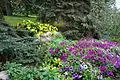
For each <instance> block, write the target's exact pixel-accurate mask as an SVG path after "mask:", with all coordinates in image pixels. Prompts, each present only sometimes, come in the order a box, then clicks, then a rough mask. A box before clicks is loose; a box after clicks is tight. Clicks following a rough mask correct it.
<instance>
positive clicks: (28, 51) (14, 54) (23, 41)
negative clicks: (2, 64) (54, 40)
mask: <svg viewBox="0 0 120 80" xmlns="http://www.w3.org/2000/svg"><path fill="white" fill-rule="evenodd" d="M18 31H19V30H17V31H16V30H15V29H12V28H10V27H9V26H5V25H0V55H2V56H4V57H1V56H0V61H1V60H2V61H6V60H10V61H16V62H17V63H23V64H39V63H42V61H43V60H44V56H45V50H47V49H46V48H47V47H46V46H44V45H45V44H44V45H42V44H43V43H42V42H40V41H36V38H33V37H30V36H29V35H28V34H26V36H25V34H24V35H23V36H22V37H21V35H20V34H23V33H24V32H25V30H24V32H23V31H20V34H18ZM40 46H41V47H40Z"/></svg>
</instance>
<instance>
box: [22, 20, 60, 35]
mask: <svg viewBox="0 0 120 80" xmlns="http://www.w3.org/2000/svg"><path fill="white" fill-rule="evenodd" d="M21 25H22V26H23V27H21V28H24V29H26V30H28V31H30V32H32V33H33V35H34V36H40V35H41V34H43V33H46V32H51V33H54V32H57V31H58V29H57V27H54V26H52V25H50V24H44V23H40V22H32V21H30V20H23V22H22V23H21Z"/></svg>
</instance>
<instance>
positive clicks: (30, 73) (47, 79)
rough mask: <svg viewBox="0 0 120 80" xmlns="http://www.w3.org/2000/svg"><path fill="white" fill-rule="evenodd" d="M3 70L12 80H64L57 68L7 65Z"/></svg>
mask: <svg viewBox="0 0 120 80" xmlns="http://www.w3.org/2000/svg"><path fill="white" fill-rule="evenodd" d="M4 69H5V70H7V72H8V74H9V76H10V78H11V79H12V80H64V79H63V78H64V77H62V76H61V75H60V74H59V71H58V69H57V68H54V69H49V68H46V67H45V68H42V67H40V68H35V67H25V66H23V65H21V64H16V63H7V64H6V65H5V68H4ZM58 75H59V76H58Z"/></svg>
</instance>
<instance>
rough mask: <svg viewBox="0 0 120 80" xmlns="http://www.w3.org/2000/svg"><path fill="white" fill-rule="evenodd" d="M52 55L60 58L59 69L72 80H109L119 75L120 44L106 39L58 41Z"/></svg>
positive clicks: (51, 48)
mask: <svg viewBox="0 0 120 80" xmlns="http://www.w3.org/2000/svg"><path fill="white" fill-rule="evenodd" d="M49 52H50V54H51V56H52V57H56V58H60V59H61V61H60V63H59V71H60V73H61V74H64V75H65V76H66V77H68V76H69V77H72V78H73V79H74V80H90V79H91V80H97V79H105V80H111V79H113V78H119V76H120V45H119V44H117V43H116V42H111V41H107V40H94V39H92V40H86V39H85V40H80V41H67V40H66V41H58V42H56V43H55V44H54V45H51V47H50V48H49Z"/></svg>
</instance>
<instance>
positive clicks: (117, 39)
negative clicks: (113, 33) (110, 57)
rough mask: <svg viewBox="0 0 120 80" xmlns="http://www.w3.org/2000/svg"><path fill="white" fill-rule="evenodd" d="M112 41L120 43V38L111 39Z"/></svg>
mask: <svg viewBox="0 0 120 80" xmlns="http://www.w3.org/2000/svg"><path fill="white" fill-rule="evenodd" d="M110 40H111V41H115V42H118V43H120V38H119V37H110Z"/></svg>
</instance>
